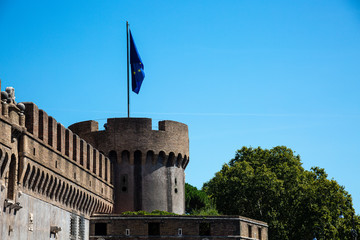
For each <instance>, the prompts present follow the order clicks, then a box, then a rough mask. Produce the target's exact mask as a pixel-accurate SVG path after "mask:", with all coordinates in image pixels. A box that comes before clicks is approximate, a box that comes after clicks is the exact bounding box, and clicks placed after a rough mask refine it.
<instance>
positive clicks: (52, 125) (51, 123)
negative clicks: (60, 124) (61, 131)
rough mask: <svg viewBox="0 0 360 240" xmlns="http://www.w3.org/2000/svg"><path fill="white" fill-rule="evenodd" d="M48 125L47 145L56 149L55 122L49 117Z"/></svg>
mask: <svg viewBox="0 0 360 240" xmlns="http://www.w3.org/2000/svg"><path fill="white" fill-rule="evenodd" d="M48 124H49V129H48V144H49V145H50V146H51V147H53V148H54V149H57V122H56V120H55V119H54V118H53V117H51V116H49V118H48Z"/></svg>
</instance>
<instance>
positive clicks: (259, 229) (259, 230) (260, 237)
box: [258, 228, 262, 240]
mask: <svg viewBox="0 0 360 240" xmlns="http://www.w3.org/2000/svg"><path fill="white" fill-rule="evenodd" d="M261 230H262V229H261V228H258V235H259V239H260V240H261V239H262V236H261V233H262V231H261Z"/></svg>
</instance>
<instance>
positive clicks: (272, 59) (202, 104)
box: [0, 0, 360, 213]
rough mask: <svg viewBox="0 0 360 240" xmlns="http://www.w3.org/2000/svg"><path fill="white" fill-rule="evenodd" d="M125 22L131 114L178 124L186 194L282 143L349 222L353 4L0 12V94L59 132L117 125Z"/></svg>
mask: <svg viewBox="0 0 360 240" xmlns="http://www.w3.org/2000/svg"><path fill="white" fill-rule="evenodd" d="M126 20H128V21H129V23H130V25H131V26H130V27H131V30H132V33H133V37H134V39H135V43H136V45H137V48H138V51H139V53H140V55H141V57H142V60H143V62H144V65H145V74H146V77H145V80H144V82H143V86H142V88H141V90H140V94H139V95H136V94H131V116H133V117H149V118H153V125H154V126H156V125H157V121H159V120H164V119H168V120H175V121H180V122H184V123H186V124H187V125H188V126H189V136H190V164H189V165H188V168H187V169H186V180H187V182H188V183H190V184H192V185H195V186H197V187H201V186H202V184H203V183H204V182H206V181H208V180H209V179H210V178H212V177H213V176H214V173H215V172H216V171H219V170H220V169H221V166H222V165H223V164H224V163H225V162H228V161H229V160H230V159H231V158H233V157H234V155H235V151H236V150H237V149H240V148H241V147H242V146H252V147H258V146H261V147H262V148H272V147H274V146H277V145H285V146H287V147H290V148H291V149H293V150H294V151H296V154H299V155H300V156H301V159H302V162H303V166H304V168H305V169H310V167H312V166H319V167H322V168H325V170H326V171H327V173H328V174H329V178H334V179H335V180H337V181H338V182H339V183H340V184H341V185H344V186H345V189H346V190H347V191H349V192H350V194H351V195H352V196H353V201H354V205H355V208H356V211H357V213H359V211H360V184H359V183H360V173H359V169H360V159H359V158H360V157H359V156H360V124H359V123H360V121H359V120H360V108H359V106H360V94H359V88H360V81H359V80H360V79H359V78H360V3H359V1H356V0H293V1H289V0H272V1H260V0H222V1H211V0H207V1H205V0H204V1H200V0H181V1H180V0H179V1H165V0H164V1H134V0H131V1H127V0H122V1H112V0H107V1H92V0H86V1H85V0H84V1H68V0H64V1H36V0H33V1H25V0H23V1H20V0H0V78H1V79H2V88H3V89H2V90H4V87H6V86H13V87H15V90H16V97H17V99H16V100H17V101H20V102H21V101H32V102H34V103H36V104H37V105H38V106H39V107H40V108H41V109H44V110H45V111H46V112H47V113H48V114H49V115H51V116H53V117H54V118H55V119H57V121H59V122H61V123H63V125H64V126H68V125H70V124H72V123H75V122H78V121H84V120H90V119H95V120H99V123H100V125H101V126H102V125H103V124H104V123H105V121H106V118H109V117H126V115H127V102H126V99H127V96H126V31H125V29H126Z"/></svg>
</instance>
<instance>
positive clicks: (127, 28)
mask: <svg viewBox="0 0 360 240" xmlns="http://www.w3.org/2000/svg"><path fill="white" fill-rule="evenodd" d="M126 56H127V100H128V118H130V91H129V89H130V79H129V23H128V21H126Z"/></svg>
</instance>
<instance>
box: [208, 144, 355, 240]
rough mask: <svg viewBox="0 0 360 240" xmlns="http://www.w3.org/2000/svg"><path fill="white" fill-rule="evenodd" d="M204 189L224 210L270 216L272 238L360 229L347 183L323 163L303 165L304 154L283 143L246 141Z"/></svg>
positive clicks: (340, 235) (338, 235)
mask: <svg viewBox="0 0 360 240" xmlns="http://www.w3.org/2000/svg"><path fill="white" fill-rule="evenodd" d="M203 189H204V191H206V193H207V194H208V195H209V196H210V197H211V198H212V199H213V200H214V201H215V204H216V207H217V209H218V210H219V211H220V212H221V213H222V214H226V215H242V216H246V217H250V218H254V219H258V220H262V221H265V222H267V223H268V224H269V239H284V240H286V239H291V240H293V239H312V238H313V237H314V234H315V235H316V237H317V239H341V240H344V239H353V238H352V235H351V229H352V228H353V225H354V226H355V227H356V228H357V229H356V231H357V232H359V227H358V226H359V224H360V221H359V217H358V216H356V215H355V216H354V214H355V212H354V209H353V207H352V199H351V196H350V195H349V194H348V192H346V191H345V189H344V187H343V186H340V185H339V184H338V183H337V182H336V181H335V180H333V179H331V180H329V179H328V178H327V174H326V172H325V170H324V169H322V168H318V167H314V168H312V169H311V170H310V171H307V170H305V169H304V168H303V167H302V164H301V160H300V156H299V155H294V153H293V151H292V150H291V149H289V148H286V147H284V146H279V147H275V148H273V149H270V150H267V149H261V148H247V147H243V148H242V149H241V150H238V151H237V152H236V155H235V158H234V159H232V160H231V161H230V162H229V163H228V164H224V165H223V167H222V169H221V170H220V171H219V172H217V173H216V175H215V177H214V178H213V179H211V180H210V181H209V182H207V183H205V184H204V187H203ZM341 213H343V215H344V217H345V218H344V219H341V218H339V216H340V214H341ZM352 219H354V221H353V220H352Z"/></svg>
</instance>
